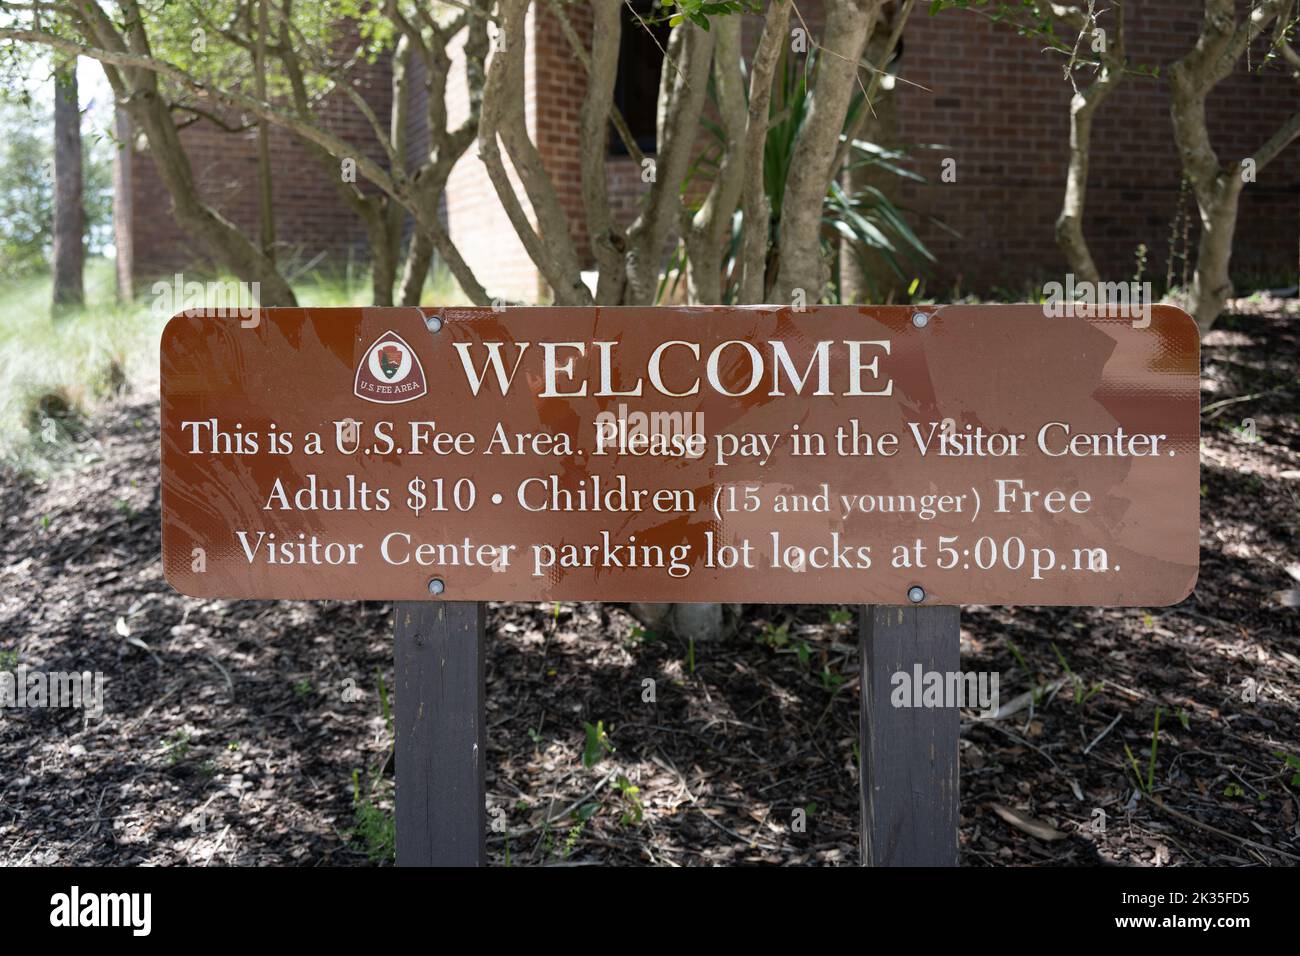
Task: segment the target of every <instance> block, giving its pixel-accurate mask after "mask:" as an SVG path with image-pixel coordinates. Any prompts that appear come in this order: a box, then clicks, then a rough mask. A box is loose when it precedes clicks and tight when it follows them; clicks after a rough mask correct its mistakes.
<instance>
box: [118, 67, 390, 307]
mask: <svg viewBox="0 0 1300 956" xmlns="http://www.w3.org/2000/svg"><path fill="white" fill-rule="evenodd" d="M354 77H355V79H356V82H357V86H358V89H359V90H360V91H361V92H362V93H363V95H364V96H365V97H366V100H367V102H368V103H369V104H370V105H371V107H372V108H373V109H374V110H375V112H376V114H377V115H378V116H379V117H380V118H381V121H383V120H386V118H387V116H388V111H389V106H390V103H391V96H392V90H391V83H390V79H389V77H390V72H389V69H388V67H387V65H386V64H373V65H370V64H362V65H360V66H358V67H357V68H356V69H355V71H354ZM178 115H181V114H178ZM325 115H327V116H329V124H328V125H329V128H330V129H331V130H332V131H334V132H336V133H337V134H338V135H340V136H341V137H343V138H344V139H346V140H347V141H349V142H354V143H357V144H358V145H359V146H361V147H363V150H364V155H366V156H368V157H370V158H372V159H374V160H376V161H379V162H381V163H382V164H383V165H385V166H386V165H387V162H386V160H385V159H384V155H383V150H382V148H381V147H380V146H379V143H378V142H377V141H376V140H375V138H374V135H373V132H372V130H371V127H370V124H369V123H368V121H367V120H366V119H365V117H364V116H363V115H362V113H361V111H360V110H358V109H357V108H356V107H355V106H354V105H353V104H352V103H351V102H349V101H347V98H346V97H344V96H341V95H338V94H336V95H335V96H333V97H331V99H330V100H329V102H328V105H327V107H326V109H325ZM124 119H125V117H124V114H120V115H119V124H121V123H122V122H123V120H124ZM232 119H233V118H232ZM228 122H229V121H228ZM232 125H235V124H233V123H232ZM127 127H129V123H128V124H127V125H126V126H123V127H121V128H122V129H125V128H127ZM270 130H271V132H270V142H271V168H272V173H271V178H272V195H273V197H274V209H275V227H276V255H277V259H278V260H279V261H280V262H282V263H285V264H288V263H302V264H305V263H307V262H309V261H311V260H313V259H314V258H315V257H317V256H320V255H321V254H322V253H324V254H325V258H324V259H323V260H322V261H326V262H328V263H329V264H331V265H333V266H335V267H338V268H340V269H342V268H346V267H347V266H348V264H349V263H352V264H353V268H355V269H360V270H364V269H365V268H366V264H367V262H368V260H369V252H368V242H367V240H366V233H365V227H364V226H363V225H362V223H361V220H360V219H359V218H358V217H357V216H356V214H355V213H354V212H353V211H352V209H351V207H350V206H348V205H347V204H346V202H345V201H344V200H343V199H342V197H341V196H340V195H339V193H338V187H337V185H336V183H335V181H334V180H333V179H332V177H334V176H341V171H340V170H339V169H337V168H334V167H332V166H330V167H326V166H324V165H322V164H321V162H320V161H319V160H318V159H317V158H316V157H315V155H314V154H312V153H311V152H310V151H308V149H307V148H306V147H305V146H304V145H303V144H302V142H301V141H300V140H299V139H298V138H297V137H296V136H293V135H291V134H289V133H287V132H285V131H284V130H283V129H282V128H281V127H278V126H272V127H271V128H270ZM136 139H137V140H138V142H135V143H133V144H132V147H131V154H130V156H129V157H126V158H125V160H124V159H123V158H122V157H121V156H119V169H118V175H119V178H120V179H121V181H122V182H123V184H127V183H129V186H130V189H129V191H128V192H126V193H122V192H119V193H118V195H117V196H116V197H115V210H114V218H115V221H116V232H117V241H118V246H119V255H122V256H125V261H126V262H127V263H129V266H128V267H127V268H126V269H125V270H120V271H124V272H125V273H126V274H124V275H120V280H119V281H120V283H121V284H122V285H124V286H127V285H133V286H135V287H136V288H139V287H140V286H141V285H143V284H145V283H147V282H148V281H150V280H151V279H153V278H155V277H157V276H159V275H166V274H170V273H171V272H173V271H176V270H179V269H185V268H198V269H203V270H215V269H216V265H215V264H214V262H213V260H212V258H211V256H210V254H209V252H208V250H206V249H204V248H202V247H201V246H200V245H198V244H196V243H195V242H194V241H193V240H191V239H190V237H189V236H187V235H186V234H185V233H184V232H183V231H182V230H181V228H180V227H179V226H178V225H177V224H176V220H175V219H174V218H173V216H172V212H171V197H170V196H169V194H168V192H167V190H166V188H165V187H164V185H163V183H162V181H161V179H159V177H158V172H157V169H156V168H155V166H154V162H153V159H152V157H151V156H150V154H149V151H148V148H147V144H145V143H144V140H143V137H136ZM181 141H182V142H183V143H184V144H185V149H186V153H187V154H188V156H189V160H190V164H191V165H192V166H193V169H194V179H195V182H196V183H198V186H199V193H200V195H201V196H202V198H203V199H204V200H205V201H206V202H208V203H210V204H211V205H212V206H213V207H214V208H215V209H216V210H217V211H218V212H219V213H221V215H223V216H225V217H226V218H228V219H230V220H231V221H232V222H234V223H235V224H236V225H237V226H239V227H240V228H241V229H243V230H245V232H246V234H247V235H249V236H250V237H251V238H252V239H253V240H254V241H257V237H258V235H259V228H260V220H261V214H260V210H259V204H258V188H257V132H256V129H249V130H246V131H242V132H238V133H230V132H227V131H225V130H224V129H222V128H221V127H220V126H218V125H216V124H215V123H212V122H210V121H208V120H200V121H199V122H196V123H194V124H192V125H190V126H188V127H187V128H186V129H184V130H183V131H182V132H181ZM357 182H358V183H360V184H361V185H362V187H363V188H366V189H373V187H370V186H369V184H367V183H366V182H365V179H364V177H362V176H361V175H360V174H358V176H357Z"/></svg>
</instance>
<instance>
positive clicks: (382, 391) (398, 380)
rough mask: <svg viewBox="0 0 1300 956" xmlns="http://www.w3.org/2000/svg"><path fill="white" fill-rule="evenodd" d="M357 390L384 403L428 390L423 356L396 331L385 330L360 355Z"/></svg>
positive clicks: (367, 398)
mask: <svg viewBox="0 0 1300 956" xmlns="http://www.w3.org/2000/svg"><path fill="white" fill-rule="evenodd" d="M354 391H355V392H356V395H357V398H364V399H365V400H366V401H368V402H378V403H380V404H381V405H394V404H397V403H399V402H409V401H412V400H414V399H417V398H419V397H420V396H422V395H424V394H425V392H427V391H428V388H427V386H426V385H425V380H424V368H423V366H421V365H420V357H419V356H418V355H416V354H415V349H413V348H411V347H410V346H409V345H407V344H406V340H405V339H403V338H402V337H401V336H400V335H398V334H397V333H396V332H393V331H392V330H389V331H388V332H385V333H384V334H383V335H381V336H379V338H377V339H375V341H374V344H373V345H371V346H370V348H368V349H366V354H365V355H363V356H362V357H361V361H360V363H358V365H357V384H356V387H355V389H354Z"/></svg>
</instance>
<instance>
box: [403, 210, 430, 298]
mask: <svg viewBox="0 0 1300 956" xmlns="http://www.w3.org/2000/svg"><path fill="white" fill-rule="evenodd" d="M432 265H433V240H432V239H431V238H430V237H429V234H428V233H427V232H425V231H424V230H422V229H419V228H418V227H417V228H416V230H415V231H414V232H413V233H412V234H411V245H410V247H409V248H408V249H407V250H406V267H405V269H404V271H403V272H402V298H401V303H402V305H419V304H420V296H421V295H422V294H423V292H424V280H425V278H426V277H427V276H428V275H429V267H430V266H432ZM435 304H437V303H435Z"/></svg>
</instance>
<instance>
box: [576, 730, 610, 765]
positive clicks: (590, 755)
mask: <svg viewBox="0 0 1300 956" xmlns="http://www.w3.org/2000/svg"><path fill="white" fill-rule="evenodd" d="M582 729H583V730H585V731H586V733H587V742H586V743H585V744H584V745H583V748H582V765H583V766H584V767H587V768H591V767H594V766H596V764H598V763H600V762H601V761H602V760H604V759H605V755H606V754H611V753H613V752H614V745H613V744H611V743H610V742H609V736H608V735H607V734H606V733H605V722H604V721H603V720H598V721H596V722H595V723H594V724H588V723H583V725H582Z"/></svg>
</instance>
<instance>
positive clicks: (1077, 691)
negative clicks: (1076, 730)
mask: <svg viewBox="0 0 1300 956" xmlns="http://www.w3.org/2000/svg"><path fill="white" fill-rule="evenodd" d="M1052 650H1053V651H1055V652H1056V659H1057V660H1058V661H1060V662H1061V669H1062V670H1064V671H1065V676H1066V677H1067V678H1068V679H1069V681H1070V686H1071V687H1073V688H1074V706H1076V707H1082V706H1083V705H1084V704H1086V703H1087V702H1088V701H1089V700H1090V699H1091V698H1092V695H1093V694H1096V693H1097V692H1098V691H1100V690H1101V688H1102V685H1101V684H1100V683H1097V684H1093V685H1092V686H1091V687H1088V688H1086V689H1085V686H1084V682H1083V678H1082V677H1080V676H1079V675H1078V674H1076V673H1075V672H1074V671H1072V670H1070V665H1069V663H1068V662H1067V661H1066V659H1065V655H1064V654H1062V653H1061V649H1060V648H1059V647H1057V646H1056V642H1055V641H1053V642H1052Z"/></svg>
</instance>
